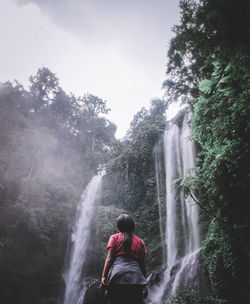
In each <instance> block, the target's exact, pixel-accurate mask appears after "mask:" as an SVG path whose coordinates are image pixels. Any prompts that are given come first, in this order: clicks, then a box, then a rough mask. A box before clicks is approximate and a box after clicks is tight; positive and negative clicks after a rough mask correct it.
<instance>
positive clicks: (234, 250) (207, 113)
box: [165, 0, 250, 303]
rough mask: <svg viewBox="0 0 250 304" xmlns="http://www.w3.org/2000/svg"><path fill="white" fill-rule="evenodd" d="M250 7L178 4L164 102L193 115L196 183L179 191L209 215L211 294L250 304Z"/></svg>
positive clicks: (189, 180)
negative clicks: (183, 104)
mask: <svg viewBox="0 0 250 304" xmlns="http://www.w3.org/2000/svg"><path fill="white" fill-rule="evenodd" d="M249 5H250V4H249V1H241V2H240V4H237V5H235V2H234V1H232V0H229V1H226V0H221V1H212V0H202V1H200V2H197V1H191V0H190V1H189V0H186V1H181V2H180V7H181V11H182V17H181V24H180V25H178V26H176V27H175V37H174V38H173V40H172V41H171V46H170V50H169V63H168V71H167V72H168V76H169V79H167V80H166V82H165V87H166V89H167V92H168V94H169V99H172V100H173V99H174V98H182V100H183V101H188V102H189V103H190V104H191V106H192V108H193V117H192V122H191V127H192V130H193V139H194V140H195V141H196V142H197V146H198V149H199V151H200V153H199V155H198V157H197V168H196V175H193V174H188V175H187V176H186V177H185V178H184V179H183V180H181V181H180V180H179V181H177V184H178V185H179V186H181V187H182V188H184V189H185V191H186V193H187V194H191V195H193V197H194V198H195V199H196V200H197V203H198V204H199V205H200V206H201V208H202V210H204V212H205V213H206V218H207V221H208V226H209V230H208V232H207V235H206V239H205V241H204V246H205V249H204V257H205V261H206V265H207V269H208V274H209V279H210V283H211V288H212V291H213V292H214V293H215V294H216V295H218V296H219V297H221V298H224V299H227V300H228V302H229V303H248V302H249V299H250V294H249V290H250V287H249V283H250V282H249V276H248V274H249V271H250V260H249V252H250V243H249V232H247V231H250V229H249V228H250V227H249V221H250V214H249V211H248V209H249V208H248V203H247V199H246V198H247V197H249V195H250V192H249V183H250V171H249V168H250V141H249V138H250V125H249V122H250V91H249V87H250V82H249V76H250V68H249V67H250V65H249V62H250V57H249V50H250V43H249V38H248V37H249V34H248V33H249V30H250V22H249V18H247V12H248V13H249V10H250V7H249Z"/></svg>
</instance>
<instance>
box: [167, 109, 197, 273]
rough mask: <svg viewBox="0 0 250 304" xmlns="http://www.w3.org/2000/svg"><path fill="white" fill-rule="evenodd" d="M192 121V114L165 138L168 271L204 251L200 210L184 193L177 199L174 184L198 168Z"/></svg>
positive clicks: (174, 125)
mask: <svg viewBox="0 0 250 304" xmlns="http://www.w3.org/2000/svg"><path fill="white" fill-rule="evenodd" d="M189 119H190V114H189V113H186V114H185V116H184V120H183V124H182V127H181V128H179V126H178V125H176V124H172V125H170V126H169V128H167V129H166V131H165V135H164V146H165V164H166V210H167V221H166V244H167V265H168V267H171V266H173V265H174V264H175V263H176V262H177V260H178V259H180V258H182V257H184V256H186V255H187V254H190V253H191V252H193V251H194V250H196V249H198V248H199V247H200V236H199V235H200V233H199V225H198V206H197V204H195V202H194V201H193V200H192V199H191V198H190V197H188V198H186V199H185V198H184V194H183V193H181V194H180V197H178V198H177V193H176V190H175V189H173V182H174V180H175V179H177V178H180V177H183V176H184V175H185V174H186V172H187V170H188V169H191V168H193V167H194V166H195V147H194V143H193V142H192V141H191V140H189V136H190V135H191V134H190V129H189V126H188V121H189Z"/></svg>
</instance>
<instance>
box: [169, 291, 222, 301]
mask: <svg viewBox="0 0 250 304" xmlns="http://www.w3.org/2000/svg"><path fill="white" fill-rule="evenodd" d="M226 303H227V302H226V301H224V300H219V299H216V298H214V297H212V296H204V295H201V294H199V293H197V292H195V291H193V290H183V291H181V292H180V293H178V295H177V296H175V297H171V298H170V299H169V300H168V301H167V304H226Z"/></svg>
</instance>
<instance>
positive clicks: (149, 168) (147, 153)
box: [102, 99, 166, 270]
mask: <svg viewBox="0 0 250 304" xmlns="http://www.w3.org/2000/svg"><path fill="white" fill-rule="evenodd" d="M165 109H166V103H165V102H164V101H162V100H159V99H158V100H153V101H152V103H151V108H150V109H149V110H146V109H145V108H143V109H142V110H141V111H139V112H138V113H137V114H136V115H135V116H134V120H133V121H132V123H131V128H130V130H129V133H128V137H127V139H126V140H125V141H124V142H121V143H120V144H117V145H116V146H115V147H114V149H113V154H112V156H111V160H110V161H109V162H108V163H107V165H106V176H105V177H104V181H103V201H102V204H104V205H113V206H116V207H118V208H122V209H125V210H126V211H127V212H128V213H130V214H132V215H133V217H134V218H135V222H136V227H137V228H136V233H137V234H138V235H139V236H140V237H142V239H143V240H144V241H145V243H146V246H147V248H148V255H147V262H146V265H147V268H148V270H149V269H153V268H154V267H155V266H158V265H160V263H161V251H162V248H161V242H160V232H159V222H158V205H157V193H156V180H155V155H154V147H155V145H156V144H157V142H158V140H159V138H160V137H161V136H162V134H163V132H164V129H165V123H166V122H165V116H164V111H165ZM161 149H163V147H162V145H161ZM161 160H162V158H161ZM161 165H162V166H161V167H163V166H164V165H163V164H161ZM114 185H115V186H114Z"/></svg>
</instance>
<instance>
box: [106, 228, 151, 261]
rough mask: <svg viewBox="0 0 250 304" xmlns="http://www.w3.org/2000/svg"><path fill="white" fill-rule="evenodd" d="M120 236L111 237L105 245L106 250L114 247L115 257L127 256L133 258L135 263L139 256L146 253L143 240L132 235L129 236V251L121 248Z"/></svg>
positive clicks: (117, 234)
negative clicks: (130, 240)
mask: <svg viewBox="0 0 250 304" xmlns="http://www.w3.org/2000/svg"><path fill="white" fill-rule="evenodd" d="M122 236H123V234H122V232H119V233H116V234H113V235H111V237H110V238H109V241H108V244H107V250H109V249H110V248H111V247H114V248H115V255H116V256H127V257H131V258H134V259H135V260H137V261H138V260H139V259H140V257H141V256H143V255H145V254H146V253H147V250H146V247H145V244H144V242H143V240H141V239H140V238H139V237H138V236H136V235H134V234H133V235H131V239H132V242H131V247H130V250H129V251H126V250H125V249H124V247H123V242H122Z"/></svg>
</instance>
